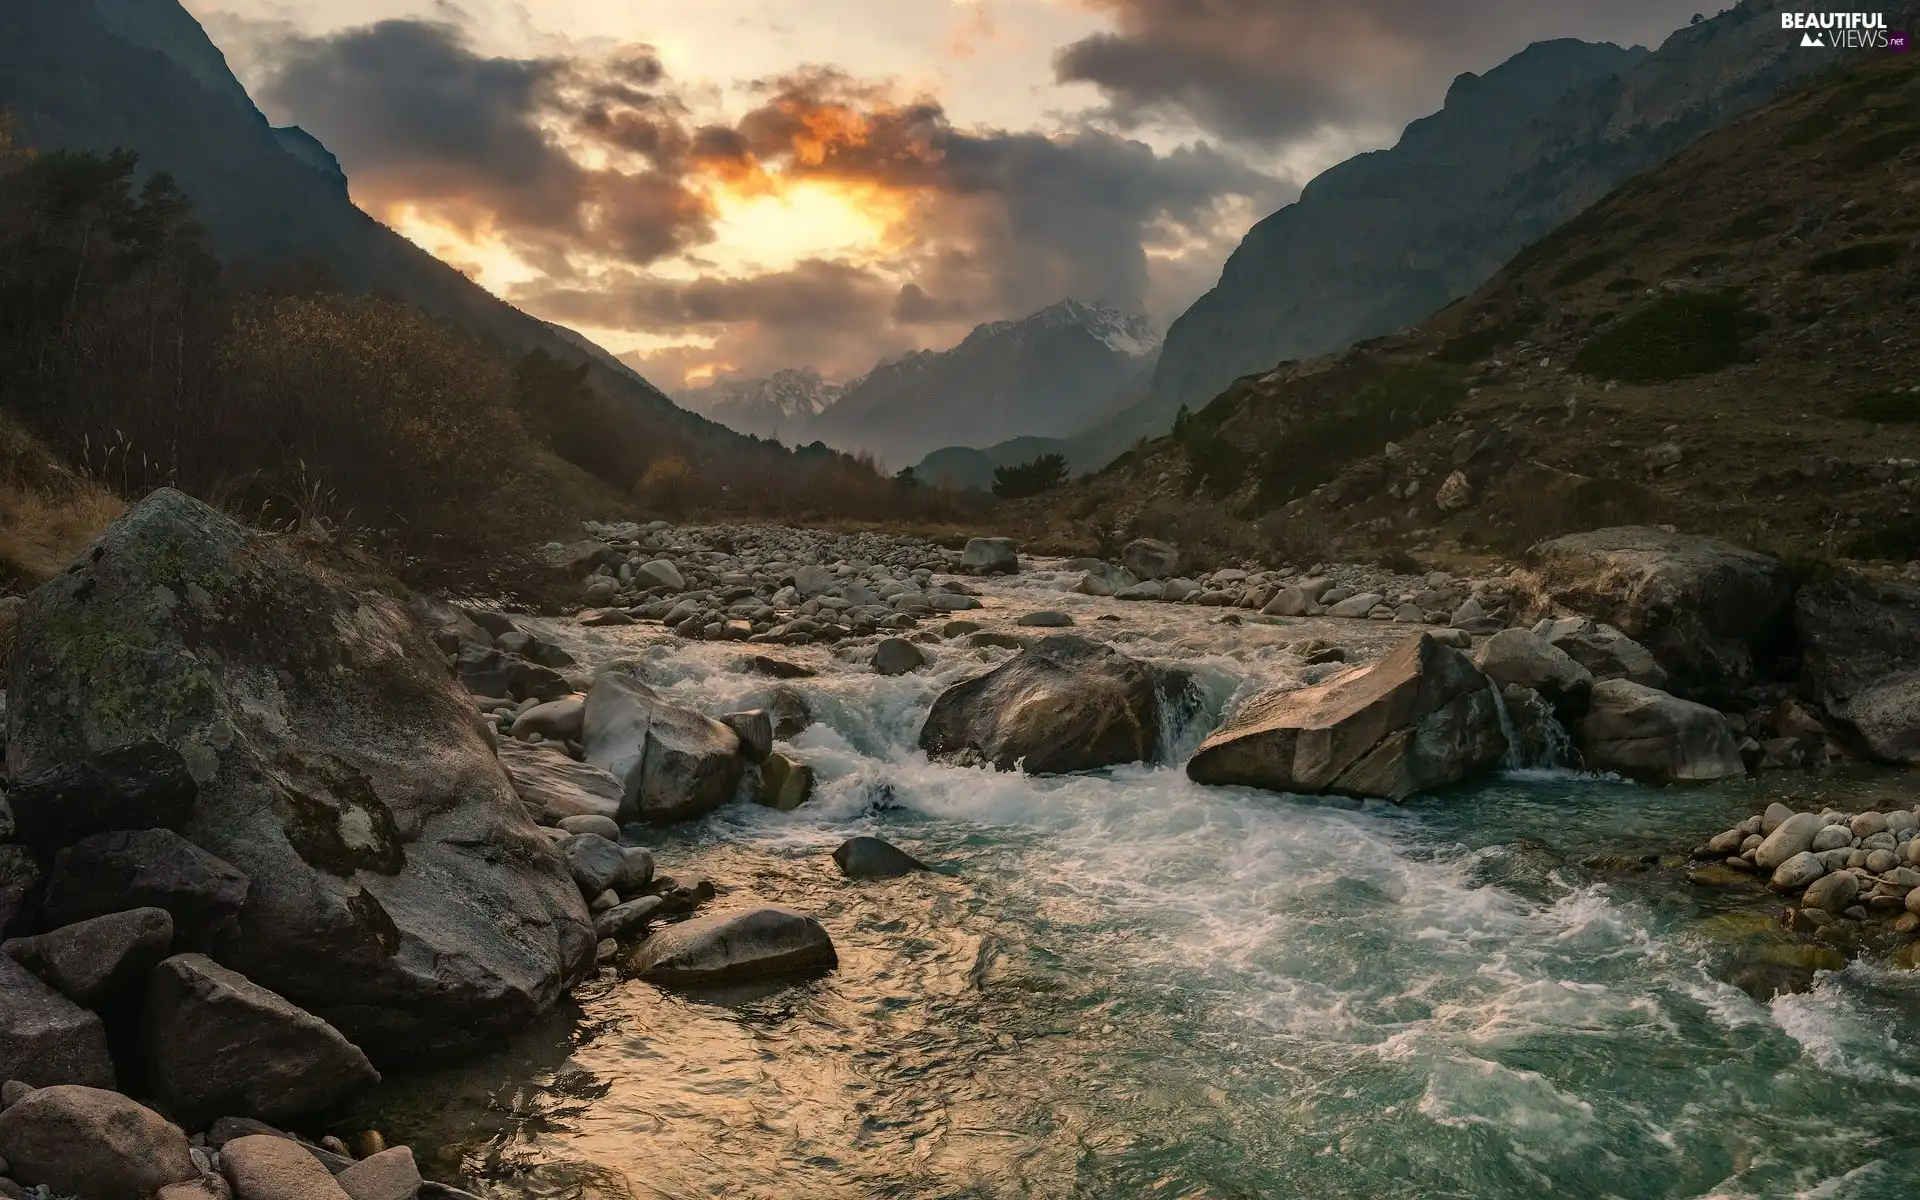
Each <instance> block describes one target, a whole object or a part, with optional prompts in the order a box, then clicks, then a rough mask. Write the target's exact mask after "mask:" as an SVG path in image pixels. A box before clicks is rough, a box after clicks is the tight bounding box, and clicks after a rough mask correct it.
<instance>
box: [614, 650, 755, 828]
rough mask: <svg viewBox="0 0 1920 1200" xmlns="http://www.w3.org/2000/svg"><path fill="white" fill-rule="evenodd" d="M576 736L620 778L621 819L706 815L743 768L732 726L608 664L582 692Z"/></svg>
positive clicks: (723, 798) (734, 784) (729, 791)
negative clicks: (611, 669) (583, 713)
mask: <svg viewBox="0 0 1920 1200" xmlns="http://www.w3.org/2000/svg"><path fill="white" fill-rule="evenodd" d="M580 744H581V748H582V750H583V751H584V752H585V754H584V757H585V759H586V761H587V762H588V763H589V764H591V765H593V766H596V767H599V768H601V769H602V770H604V771H606V772H607V773H608V774H610V775H612V776H613V777H614V779H615V780H616V781H617V782H618V783H619V784H620V795H621V807H620V817H619V819H620V821H621V822H622V823H623V824H624V823H626V822H629V821H651V822H654V823H656V824H665V823H668V822H672V821H687V820H692V819H693V818H695V817H701V816H705V815H706V814H707V813H710V812H712V811H713V810H714V809H716V808H719V807H720V806H721V805H723V804H725V803H726V802H727V801H729V800H731V799H732V798H733V793H734V790H735V789H736V788H738V787H739V786H740V777H741V775H742V773H743V772H744V771H745V770H746V761H745V758H744V757H743V756H742V754H741V746H740V738H739V735H738V734H736V733H734V732H733V730H731V729H728V728H727V727H726V726H725V725H722V724H721V723H720V722H718V721H715V720H713V719H712V718H710V717H705V716H702V715H701V714H699V713H697V712H694V711H692V710H691V709H685V708H681V707H680V706H678V705H676V704H669V703H667V702H666V701H665V700H662V699H660V697H658V696H657V695H655V694H654V692H653V690H652V689H651V688H649V687H647V686H646V685H645V684H643V683H641V682H640V681H639V680H637V679H633V678H631V677H629V676H626V675H621V674H618V673H613V672H609V673H607V674H603V675H601V676H600V677H599V678H598V679H596V680H594V681H593V690H591V691H590V692H588V693H587V712H586V721H585V724H584V725H583V726H582V728H581V733H580Z"/></svg>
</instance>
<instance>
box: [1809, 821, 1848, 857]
mask: <svg viewBox="0 0 1920 1200" xmlns="http://www.w3.org/2000/svg"><path fill="white" fill-rule="evenodd" d="M1852 845H1853V835H1852V834H1851V833H1849V832H1847V827H1846V826H1845V825H1823V826H1821V828H1820V832H1819V833H1816V834H1814V835H1813V845H1812V846H1810V847H1808V849H1810V850H1812V851H1813V852H1814V853H1816V854H1817V853H1819V852H1821V851H1823V850H1843V849H1847V848H1848V847H1851V846H1852Z"/></svg>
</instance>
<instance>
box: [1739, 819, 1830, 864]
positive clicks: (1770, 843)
mask: <svg viewBox="0 0 1920 1200" xmlns="http://www.w3.org/2000/svg"><path fill="white" fill-rule="evenodd" d="M1825 827H1826V826H1825V825H1824V824H1823V823H1822V822H1821V820H1820V818H1819V816H1817V815H1816V814H1814V813H1795V814H1793V815H1792V816H1791V817H1788V818H1787V819H1786V820H1784V821H1782V822H1780V824H1779V825H1778V826H1777V827H1775V829H1774V831H1773V832H1772V833H1770V834H1768V835H1767V838H1766V840H1765V841H1763V842H1761V843H1760V848H1759V849H1758V850H1755V851H1754V852H1753V861H1754V865H1756V866H1758V867H1761V868H1762V869H1764V870H1769V871H1770V870H1772V869H1773V868H1775V867H1777V866H1779V865H1780V864H1781V863H1784V862H1786V861H1787V860H1788V859H1790V858H1792V857H1794V856H1795V855H1797V854H1800V853H1802V852H1804V851H1808V850H1811V849H1813V840H1814V838H1815V837H1817V836H1818V835H1819V833H1820V831H1821V830H1822V829H1824V828H1825Z"/></svg>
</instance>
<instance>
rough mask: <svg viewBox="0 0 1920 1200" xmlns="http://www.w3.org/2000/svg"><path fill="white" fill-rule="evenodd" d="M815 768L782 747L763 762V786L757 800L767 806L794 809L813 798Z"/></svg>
mask: <svg viewBox="0 0 1920 1200" xmlns="http://www.w3.org/2000/svg"><path fill="white" fill-rule="evenodd" d="M813 784H814V775H813V768H812V767H810V766H808V765H807V764H806V763H803V762H800V761H799V760H798V759H794V758H789V757H788V756H787V755H785V754H782V753H780V752H779V751H778V750H776V751H774V752H773V753H772V754H769V755H768V756H767V760H766V761H765V762H763V763H761V764H760V787H759V790H758V791H757V792H756V793H755V795H754V800H755V801H756V802H757V803H758V804H760V805H761V806H762V807H764V808H771V809H776V810H778V811H780V812H792V811H793V810H794V809H796V808H799V807H800V806H801V805H802V804H805V803H806V802H807V801H808V800H811V799H812V798H813Z"/></svg>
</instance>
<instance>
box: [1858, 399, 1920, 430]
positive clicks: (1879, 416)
mask: <svg viewBox="0 0 1920 1200" xmlns="http://www.w3.org/2000/svg"><path fill="white" fill-rule="evenodd" d="M1847 415H1848V416H1850V417H1853V418H1855V419H1857V420H1861V421H1872V422H1873V423H1874V424H1876V425H1904V424H1907V423H1909V422H1912V421H1920V392H1874V393H1873V394H1872V395H1868V396H1862V397H1860V398H1859V399H1858V400H1855V401H1854V402H1853V403H1852V404H1851V405H1849V406H1848V407H1847Z"/></svg>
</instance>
